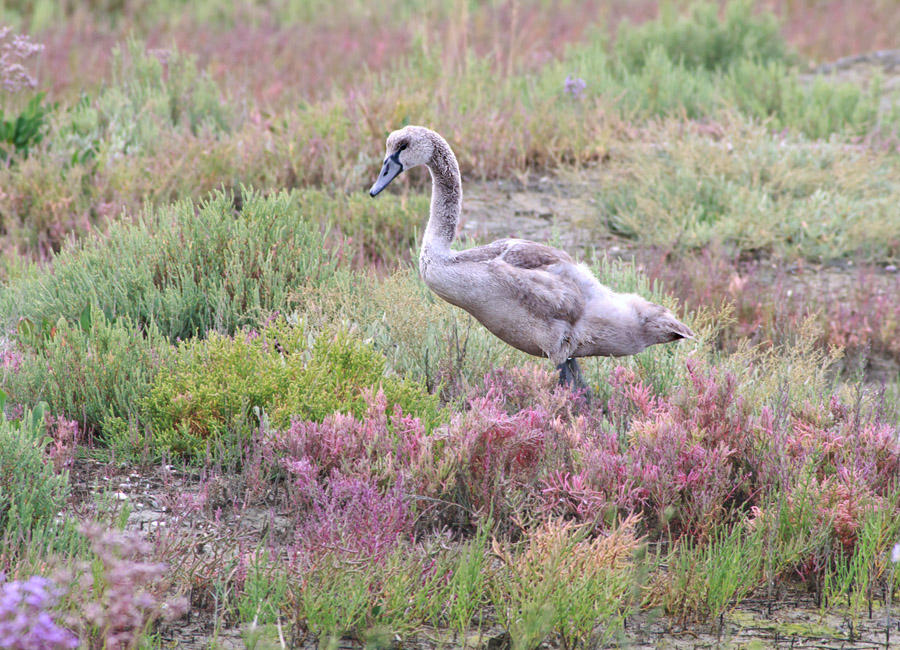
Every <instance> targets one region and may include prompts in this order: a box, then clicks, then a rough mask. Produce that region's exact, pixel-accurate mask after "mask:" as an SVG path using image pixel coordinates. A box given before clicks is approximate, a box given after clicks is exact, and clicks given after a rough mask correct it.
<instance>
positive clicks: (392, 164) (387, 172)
mask: <svg viewBox="0 0 900 650" xmlns="http://www.w3.org/2000/svg"><path fill="white" fill-rule="evenodd" d="M402 171H403V163H401V162H400V152H399V151H396V152H394V153H393V154H391V155H390V156H388V157H387V158H385V159H384V167H382V168H381V175H380V176H379V177H378V180H377V181H375V184H374V185H373V186H372V189H371V190H369V196H375V195H376V194H378V193H379V192H380V191H381V190H383V189H384V188H386V187H387V186H388V185H389V184H390V182H391V181H392V180H394V179H395V178H397V176H398V175H399V174H400V172H402Z"/></svg>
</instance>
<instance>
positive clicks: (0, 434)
mask: <svg viewBox="0 0 900 650" xmlns="http://www.w3.org/2000/svg"><path fill="white" fill-rule="evenodd" d="M44 410H45V409H44V408H37V409H35V411H26V412H25V414H24V415H23V416H22V418H21V419H20V420H17V421H12V422H10V421H8V420H6V419H5V418H4V417H3V415H2V413H0V538H2V539H3V542H4V547H5V548H12V546H13V545H16V544H19V543H21V542H23V541H24V540H25V539H27V537H28V536H29V535H30V533H31V531H33V530H35V529H40V528H42V527H44V526H46V525H48V524H50V523H52V522H53V519H54V518H55V517H56V515H57V513H59V511H60V510H61V509H62V507H63V506H64V505H65V499H66V495H67V493H68V476H67V475H66V474H60V475H57V474H56V473H55V472H54V471H53V465H52V464H51V463H50V462H49V461H48V460H47V459H46V458H45V453H44V446H45V444H46V442H45V439H44V423H43V413H44ZM7 545H9V546H7Z"/></svg>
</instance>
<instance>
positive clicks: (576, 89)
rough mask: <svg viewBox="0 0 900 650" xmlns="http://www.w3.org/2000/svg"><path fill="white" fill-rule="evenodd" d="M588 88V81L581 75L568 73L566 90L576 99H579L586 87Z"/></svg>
mask: <svg viewBox="0 0 900 650" xmlns="http://www.w3.org/2000/svg"><path fill="white" fill-rule="evenodd" d="M585 88H587V82H585V80H584V79H582V78H580V77H573V76H572V75H566V83H565V91H566V93H568V94H570V95H572V97H574V98H575V99H579V98H580V97H581V94H582V93H583V92H584V89H585Z"/></svg>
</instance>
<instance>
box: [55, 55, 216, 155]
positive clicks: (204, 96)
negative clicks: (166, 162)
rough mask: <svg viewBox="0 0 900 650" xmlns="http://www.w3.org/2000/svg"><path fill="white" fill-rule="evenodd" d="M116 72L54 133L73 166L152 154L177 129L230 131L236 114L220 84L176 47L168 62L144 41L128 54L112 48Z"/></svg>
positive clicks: (74, 109) (66, 115)
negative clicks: (225, 99) (224, 99)
mask: <svg viewBox="0 0 900 650" xmlns="http://www.w3.org/2000/svg"><path fill="white" fill-rule="evenodd" d="M112 68H113V78H112V81H111V83H110V84H108V85H106V86H104V87H103V88H102V89H101V90H100V91H99V93H98V94H97V96H96V98H95V99H93V100H91V99H90V97H89V96H88V95H82V97H81V100H80V101H79V102H77V103H76V104H74V105H73V106H72V107H71V108H70V109H69V110H68V111H67V113H66V114H65V115H64V116H62V117H61V120H60V123H59V125H58V128H57V131H56V132H55V133H54V140H53V142H52V143H51V145H50V146H51V147H52V148H62V149H64V150H66V151H67V152H68V153H69V155H70V157H71V159H72V161H73V162H78V161H80V162H84V161H86V160H89V159H92V158H94V157H99V158H101V159H102V160H104V161H107V162H108V161H109V160H110V159H112V158H114V157H116V156H121V155H123V154H124V155H133V154H136V153H139V152H153V151H155V149H156V147H157V145H158V144H159V143H160V142H161V141H162V139H161V136H162V135H164V134H166V133H170V132H172V131H178V130H183V131H187V132H189V133H191V134H193V135H197V134H198V133H199V132H200V131H201V130H204V129H206V130H208V131H210V132H213V133H220V132H227V131H229V130H230V129H231V126H232V122H233V117H232V115H231V110H230V109H229V107H228V105H227V104H226V103H225V102H223V101H221V99H220V92H219V88H218V86H217V85H216V83H215V82H214V81H213V80H212V79H210V78H209V77H207V76H206V75H204V74H201V73H200V72H199V71H198V70H197V64H196V62H195V61H194V59H193V58H192V57H191V56H186V55H184V54H182V53H180V52H179V51H178V49H177V48H173V49H171V50H169V51H167V52H166V53H165V64H164V63H163V62H162V61H161V60H160V58H158V57H156V56H154V55H152V54H149V53H147V52H146V51H145V46H144V43H142V42H140V41H135V40H131V41H129V42H128V44H127V51H126V52H123V51H122V49H121V48H118V47H117V48H115V49H114V50H113V62H112Z"/></svg>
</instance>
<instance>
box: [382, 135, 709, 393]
mask: <svg viewBox="0 0 900 650" xmlns="http://www.w3.org/2000/svg"><path fill="white" fill-rule="evenodd" d="M391 161H394V162H391ZM397 163H399V165H400V166H401V167H400V171H404V170H406V169H409V168H410V167H415V166H417V165H425V166H427V167H428V169H429V170H430V172H431V177H432V196H431V213H430V217H429V219H428V225H427V226H426V228H425V235H424V237H423V239H422V248H421V253H420V256H419V270H420V273H421V275H422V279H423V280H424V281H425V283H426V284H427V285H428V286H429V287H430V288H431V290H432V291H434V292H435V293H436V294H437V295H438V296H440V297H441V298H443V299H444V300H446V301H447V302H449V303H451V304H454V305H456V306H458V307H461V308H462V309H465V310H466V311H467V312H469V313H470V314H472V316H474V317H475V318H476V319H477V320H478V321H479V322H480V323H481V324H483V325H484V326H485V327H486V328H487V329H488V330H490V331H491V332H492V333H493V334H495V335H496V336H497V337H499V338H500V339H501V340H503V341H505V342H506V343H508V344H509V345H511V346H513V347H514V348H516V349H519V350H522V351H523V352H527V353H528V354H532V355H535V356H538V357H547V358H549V359H550V360H551V361H552V362H553V364H554V365H556V366H557V367H558V368H559V367H560V366H562V369H561V370H560V373H561V380H563V379H565V380H567V382H569V383H574V381H575V379H574V378H575V373H576V371H577V369H578V367H577V364H575V363H574V362H573V363H571V364H569V363H568V362H569V360H574V359H575V358H576V357H591V356H613V357H619V356H625V355H631V354H637V353H638V352H640V351H642V350H644V349H645V348H647V347H648V346H651V345H656V344H658V343H669V342H671V341H676V340H678V339H681V338H694V333H693V332H692V331H691V330H690V328H689V327H688V326H687V325H685V324H684V323H681V322H680V321H679V320H678V319H677V318H675V316H674V315H673V314H672V312H670V311H669V310H668V309H666V308H664V307H662V306H660V305H657V304H654V303H651V302H649V301H647V300H645V299H644V298H641V297H640V296H638V295H636V294H622V293H616V292H614V291H612V290H610V289H609V288H607V287H605V286H604V285H602V284H601V283H600V282H599V281H598V280H597V278H596V277H594V275H593V274H592V273H591V272H590V270H588V268H587V267H586V266H585V265H584V264H579V263H576V262H575V261H574V260H573V259H572V258H571V257H570V256H569V255H568V254H567V253H565V252H564V251H561V250H558V249H556V248H551V247H550V246H545V245H544V244H538V243H535V242H531V241H526V240H522V239H500V240H498V241H495V242H493V243H491V244H488V245H486V246H479V247H477V248H471V249H469V250H465V251H459V252H457V251H453V250H451V249H450V244H451V242H452V241H453V239H454V238H455V236H456V228H457V225H458V224H459V216H460V211H461V209H462V183H461V179H460V174H459V165H458V164H457V162H456V157H455V156H454V155H453V151H452V150H451V149H450V146H449V145H448V144H447V142H446V140H444V138H442V137H441V136H440V135H438V134H437V133H435V132H434V131H431V130H429V129H426V128H424V127H421V126H407V127H404V128H403V129H400V130H399V131H394V132H393V133H391V135H390V136H388V140H387V156H386V158H385V171H387V170H388V169H389V168H390V165H391V164H397ZM398 173H399V172H395V173H394V175H396V174H398ZM391 178H393V176H391ZM391 178H388V179H387V181H386V182H384V181H382V180H381V179H379V181H378V182H376V184H375V186H373V188H372V192H371V194H372V195H373V196H374V195H375V194H377V193H378V192H380V191H381V190H382V189H384V187H385V186H386V185H387V183H389V182H390V180H391ZM578 375H580V372H578ZM570 377H572V379H571V380H569V378H570Z"/></svg>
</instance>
